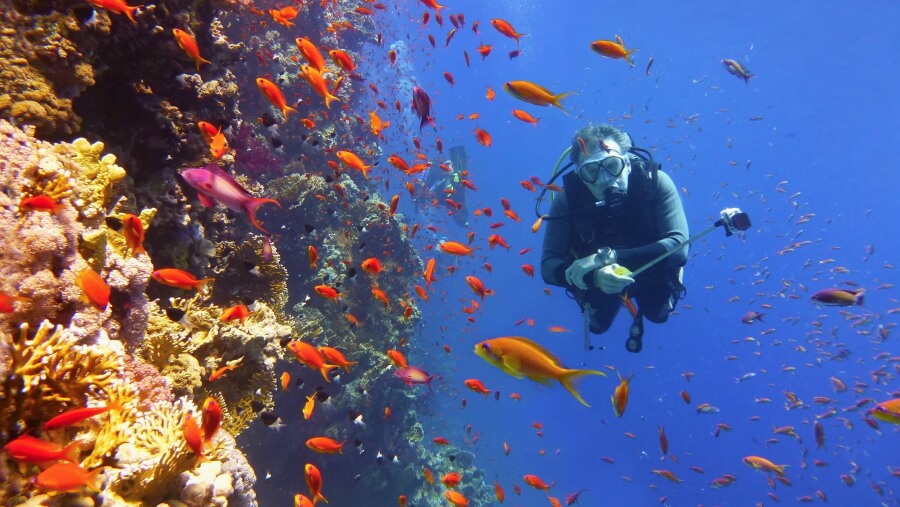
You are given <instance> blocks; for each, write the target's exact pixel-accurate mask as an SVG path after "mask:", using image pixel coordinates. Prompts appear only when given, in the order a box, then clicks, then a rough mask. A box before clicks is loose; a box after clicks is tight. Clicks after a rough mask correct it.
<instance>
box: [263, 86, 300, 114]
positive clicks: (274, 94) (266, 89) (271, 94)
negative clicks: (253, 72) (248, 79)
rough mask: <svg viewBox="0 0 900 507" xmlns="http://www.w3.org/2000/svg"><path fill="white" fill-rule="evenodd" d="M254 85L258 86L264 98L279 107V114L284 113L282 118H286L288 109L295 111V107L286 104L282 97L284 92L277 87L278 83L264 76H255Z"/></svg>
mask: <svg viewBox="0 0 900 507" xmlns="http://www.w3.org/2000/svg"><path fill="white" fill-rule="evenodd" d="M256 87H257V88H259V91H260V92H261V93H262V94H263V97H265V98H266V100H268V101H269V102H270V103H271V104H272V105H273V106H275V107H277V108H278V109H281V114H283V115H284V119H285V120H287V116H288V113H289V112H290V111H293V112H295V113H296V112H297V110H296V109H294V108H293V107H290V106H289V105H287V101H286V100H285V99H284V94H282V93H281V89H280V88H278V85H276V84H275V83H273V82H271V81H269V80H268V79H266V78H263V77H258V78H256Z"/></svg>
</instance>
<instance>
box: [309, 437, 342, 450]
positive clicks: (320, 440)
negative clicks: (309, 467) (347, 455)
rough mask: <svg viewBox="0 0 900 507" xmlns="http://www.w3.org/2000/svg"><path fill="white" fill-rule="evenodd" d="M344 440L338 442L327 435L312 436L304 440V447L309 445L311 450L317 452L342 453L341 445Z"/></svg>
mask: <svg viewBox="0 0 900 507" xmlns="http://www.w3.org/2000/svg"><path fill="white" fill-rule="evenodd" d="M345 442H346V440H345V441H344V442H338V441H337V440H334V439H333V438H328V437H313V438H310V439H309V440H307V441H306V447H309V448H310V449H312V450H313V451H315V452H317V453H319V454H337V453H340V454H343V453H344V450H343V446H344V443H345Z"/></svg>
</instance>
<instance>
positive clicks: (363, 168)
mask: <svg viewBox="0 0 900 507" xmlns="http://www.w3.org/2000/svg"><path fill="white" fill-rule="evenodd" d="M335 155H336V156H337V158H339V159H340V160H341V162H343V163H344V164H345V165H346V166H347V167H350V168H353V169H356V170H357V171H359V172H361V173H362V174H363V176H364V177H365V178H366V179H369V169H371V168H372V166H371V165H366V163H365V162H363V161H362V159H361V158H359V156H357V155H356V154H355V153H353V152H352V151H347V150H338V151H337V152H335Z"/></svg>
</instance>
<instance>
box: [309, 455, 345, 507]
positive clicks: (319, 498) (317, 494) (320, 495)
mask: <svg viewBox="0 0 900 507" xmlns="http://www.w3.org/2000/svg"><path fill="white" fill-rule="evenodd" d="M341 454H343V452H342V453H341ZM319 500H322V501H323V502H325V503H328V499H327V498H325V495H323V494H322V492H321V491H320V492H318V493H316V496H315V497H313V505H316V502H318V501H319Z"/></svg>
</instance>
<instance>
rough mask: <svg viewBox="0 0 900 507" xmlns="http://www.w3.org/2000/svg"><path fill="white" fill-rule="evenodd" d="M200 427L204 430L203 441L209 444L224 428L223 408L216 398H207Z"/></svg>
mask: <svg viewBox="0 0 900 507" xmlns="http://www.w3.org/2000/svg"><path fill="white" fill-rule="evenodd" d="M200 426H201V428H202V429H203V441H204V442H205V443H207V444H209V443H210V442H212V439H213V437H215V436H216V433H217V432H218V431H219V427H220V426H222V407H221V406H219V402H218V401H216V399H215V398H212V397H210V398H206V401H204V402H203V411H202V413H201V417H200Z"/></svg>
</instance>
